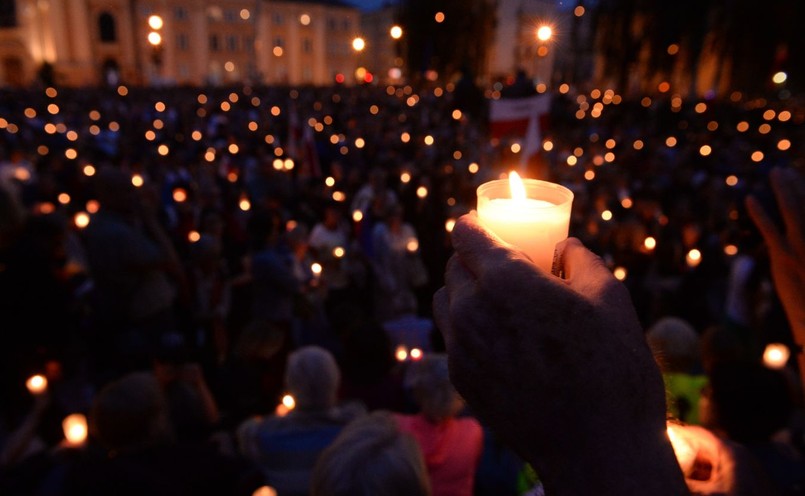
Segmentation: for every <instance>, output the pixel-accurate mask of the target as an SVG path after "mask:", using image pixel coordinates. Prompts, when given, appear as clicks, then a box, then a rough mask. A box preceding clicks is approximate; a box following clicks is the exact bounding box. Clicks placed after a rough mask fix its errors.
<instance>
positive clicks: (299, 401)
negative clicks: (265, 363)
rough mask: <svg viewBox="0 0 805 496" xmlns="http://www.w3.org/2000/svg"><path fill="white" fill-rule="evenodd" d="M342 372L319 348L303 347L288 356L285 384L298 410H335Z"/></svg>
mask: <svg viewBox="0 0 805 496" xmlns="http://www.w3.org/2000/svg"><path fill="white" fill-rule="evenodd" d="M340 383H341V372H340V371H339V370H338V364H336V362H335V358H333V355H332V354H331V353H330V352H329V351H327V350H325V349H324V348H320V347H318V346H305V347H303V348H300V349H298V350H297V351H295V352H293V353H291V354H290V355H289V356H288V364H287V366H286V367H285V384H286V386H288V392H290V393H291V395H293V397H294V399H295V400H296V407H297V408H298V409H299V410H302V411H304V410H325V409H327V408H331V407H333V406H335V403H336V394H337V393H338V386H339V384H340Z"/></svg>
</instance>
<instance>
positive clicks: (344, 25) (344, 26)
mask: <svg viewBox="0 0 805 496" xmlns="http://www.w3.org/2000/svg"><path fill="white" fill-rule="evenodd" d="M351 27H352V23H351V22H349V19H344V20H342V21H341V29H343V30H344V31H349V30H350V28H351Z"/></svg>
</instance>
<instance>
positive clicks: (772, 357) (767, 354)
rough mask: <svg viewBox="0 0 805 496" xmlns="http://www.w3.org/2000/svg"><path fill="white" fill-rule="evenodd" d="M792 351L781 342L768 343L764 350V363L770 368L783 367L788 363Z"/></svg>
mask: <svg viewBox="0 0 805 496" xmlns="http://www.w3.org/2000/svg"><path fill="white" fill-rule="evenodd" d="M790 356H791V352H790V351H789V350H788V347H787V346H786V345H784V344H781V343H771V344H768V345H766V349H765V350H764V351H763V364H764V365H766V367H768V368H770V369H782V368H784V367H785V364H786V363H788V358H789V357H790Z"/></svg>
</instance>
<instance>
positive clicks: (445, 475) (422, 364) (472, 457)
mask: <svg viewBox="0 0 805 496" xmlns="http://www.w3.org/2000/svg"><path fill="white" fill-rule="evenodd" d="M406 386H407V387H409V388H410V390H411V392H412V394H413V396H414V400H415V401H416V402H417V404H418V405H419V408H420V412H419V413H418V414H416V415H396V419H397V422H398V425H399V426H400V429H402V430H403V431H405V432H408V433H410V434H411V435H413V437H414V438H415V439H416V440H417V443H418V444H419V447H420V449H421V450H422V454H423V455H424V457H425V465H426V467H427V469H428V476H429V477H430V483H431V488H432V489H433V494H434V495H436V496H463V495H471V494H472V493H473V486H474V482H475V471H476V469H477V467H478V462H479V460H480V457H481V450H482V449H483V430H482V429H481V424H480V423H478V421H477V420H475V419H473V418H458V417H456V415H457V414H458V413H459V411H461V409H462V408H463V406H464V401H463V400H462V399H461V396H459V394H458V392H456V390H455V388H454V387H453V385H452V384H451V382H450V377H449V374H448V369H447V356H446V355H444V354H428V355H425V356H424V357H423V358H422V360H420V361H417V362H411V363H410V367H409V369H408V371H407V377H406Z"/></svg>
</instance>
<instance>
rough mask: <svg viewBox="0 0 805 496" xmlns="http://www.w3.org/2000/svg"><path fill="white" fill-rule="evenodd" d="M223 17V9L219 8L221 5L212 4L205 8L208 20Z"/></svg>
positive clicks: (216, 20)
mask: <svg viewBox="0 0 805 496" xmlns="http://www.w3.org/2000/svg"><path fill="white" fill-rule="evenodd" d="M223 17H224V12H223V10H221V7H218V6H217V5H212V6H210V7H208V8H207V18H209V20H210V21H215V22H218V21H220V20H221V19H223Z"/></svg>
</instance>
